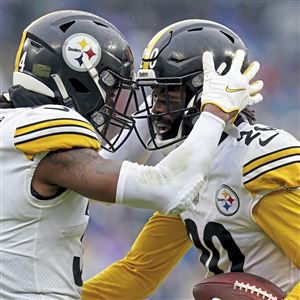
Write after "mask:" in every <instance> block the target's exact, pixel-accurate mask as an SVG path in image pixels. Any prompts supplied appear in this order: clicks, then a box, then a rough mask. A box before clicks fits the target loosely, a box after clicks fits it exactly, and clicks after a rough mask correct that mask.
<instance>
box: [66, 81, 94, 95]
mask: <svg viewBox="0 0 300 300" xmlns="http://www.w3.org/2000/svg"><path fill="white" fill-rule="evenodd" d="M69 82H70V83H71V85H72V87H73V88H74V90H75V91H76V92H77V93H82V94H85V93H89V92H90V90H89V89H88V88H87V87H86V86H85V85H84V84H83V83H82V82H81V81H79V80H78V79H76V78H69Z"/></svg>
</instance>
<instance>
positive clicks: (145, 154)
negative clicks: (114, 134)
mask: <svg viewBox="0 0 300 300" xmlns="http://www.w3.org/2000/svg"><path fill="white" fill-rule="evenodd" d="M144 107H145V104H144V103H143V104H142V105H141V106H140V107H139V109H140V110H141V109H143V108H144ZM136 129H137V130H138V132H139V134H140V136H141V138H142V139H143V141H146V140H148V139H149V138H150V133H149V128H148V122H147V119H146V118H143V119H136ZM126 134H127V132H123V133H122V134H121V137H120V140H122V138H123V136H124V135H126ZM151 153H152V151H149V150H147V149H145V148H144V146H143V145H142V143H141V142H140V140H139V138H138V136H137V134H136V132H135V131H133V132H132V133H131V134H130V135H129V137H128V138H127V140H126V141H125V142H124V144H123V145H122V146H121V147H120V148H119V149H118V150H117V151H116V152H113V153H111V152H109V151H106V150H105V149H102V150H101V151H100V155H101V156H102V157H103V158H106V159H114V160H120V161H123V160H128V161H132V162H137V163H140V164H145V163H146V161H147V160H148V158H149V157H150V155H151Z"/></svg>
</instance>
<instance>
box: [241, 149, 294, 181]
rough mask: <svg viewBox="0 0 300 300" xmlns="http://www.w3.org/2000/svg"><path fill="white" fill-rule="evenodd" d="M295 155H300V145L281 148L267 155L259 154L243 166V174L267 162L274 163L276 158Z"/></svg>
mask: <svg viewBox="0 0 300 300" xmlns="http://www.w3.org/2000/svg"><path fill="white" fill-rule="evenodd" d="M295 155H300V147H299V146H295V147H288V148H284V149H280V150H277V151H274V152H271V153H268V154H266V155H262V156H259V157H257V158H255V159H253V160H251V161H250V162H248V163H247V164H245V165H244V167H243V176H245V175H247V174H249V173H250V172H252V171H254V170H256V169H257V168H259V167H262V166H264V165H266V164H269V163H272V162H274V161H276V160H280V159H283V158H286V157H290V156H295Z"/></svg>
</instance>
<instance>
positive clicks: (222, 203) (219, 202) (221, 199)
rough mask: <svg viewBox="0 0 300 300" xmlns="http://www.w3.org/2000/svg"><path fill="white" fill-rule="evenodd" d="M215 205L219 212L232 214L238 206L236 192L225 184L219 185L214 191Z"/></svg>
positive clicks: (238, 200) (226, 214)
mask: <svg viewBox="0 0 300 300" xmlns="http://www.w3.org/2000/svg"><path fill="white" fill-rule="evenodd" d="M215 201H216V206H217V209H218V210H219V212H220V213H221V214H222V215H225V216H232V215H234V214H235V213H236V212H237V211H238V209H239V207H240V199H239V197H238V196H237V194H236V193H235V192H234V191H233V190H232V189H231V188H230V187H229V186H227V185H226V184H222V185H220V186H219V188H218V189H217V192H216V200H215Z"/></svg>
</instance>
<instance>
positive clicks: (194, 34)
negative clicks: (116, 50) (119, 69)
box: [135, 19, 248, 150]
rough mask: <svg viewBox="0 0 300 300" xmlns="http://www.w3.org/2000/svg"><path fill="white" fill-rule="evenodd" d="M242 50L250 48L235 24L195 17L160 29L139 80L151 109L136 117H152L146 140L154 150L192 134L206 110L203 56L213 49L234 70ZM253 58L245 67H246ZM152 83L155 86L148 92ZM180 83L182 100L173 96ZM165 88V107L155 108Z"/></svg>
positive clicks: (149, 47)
mask: <svg viewBox="0 0 300 300" xmlns="http://www.w3.org/2000/svg"><path fill="white" fill-rule="evenodd" d="M237 49H243V50H244V51H246V53H247V48H246V46H245V45H244V43H243V41H242V40H241V39H240V38H239V37H238V36H237V35H236V34H235V33H234V32H233V31H231V30H230V29H228V28H227V27H225V26H223V25H221V24H218V23H216V22H212V21H208V20H200V19H190V20H184V21H180V22H177V23H174V24H172V25H170V26H168V27H166V28H164V29H162V30H161V31H160V32H158V33H157V34H156V35H155V36H154V37H153V38H152V40H151V41H150V42H149V43H148V45H147V47H146V49H145V51H144V54H143V58H142V62H141V66H140V70H139V71H138V74H137V82H138V85H139V86H140V87H141V91H142V93H143V97H144V99H145V109H144V110H140V111H138V112H137V113H136V115H135V117H136V118H145V116H146V117H147V118H148V124H149V130H150V136H151V138H150V140H148V141H143V140H142V143H143V144H144V145H145V146H146V147H147V148H148V149H150V150H153V149H161V148H164V147H166V146H170V145H172V144H174V145H176V144H177V143H178V142H180V141H182V140H183V139H185V138H186V137H187V135H188V134H189V133H190V131H191V129H192V127H193V125H194V124H195V122H196V119H197V118H198V116H199V114H200V106H201V92H202V86H203V67H202V55H203V53H204V52H205V51H207V50H208V51H211V52H212V53H213V56H214V62H215V65H216V67H217V68H218V67H219V66H220V65H221V63H223V62H225V63H226V64H227V67H226V69H225V70H224V71H223V73H222V74H225V73H226V72H228V70H229V69H230V64H231V61H232V57H233V55H234V53H235V52H236V50H237ZM247 65H248V63H247V58H246V59H245V63H244V66H243V68H244V69H246V67H247ZM147 87H148V88H149V87H151V89H152V90H153V91H154V92H152V95H150V96H148V97H146V96H147ZM176 88H177V90H176V91H177V95H178V94H180V95H181V97H180V101H179V102H178V101H177V102H176V101H174V100H173V101H172V97H173V98H174V96H172V93H174V91H175V89H176ZM158 89H160V93H163V95H164V96H163V97H164V101H165V108H166V109H165V111H164V112H161V111H159V110H155V105H156V103H158V101H159V100H158V96H157V95H156V91H157V90H158Z"/></svg>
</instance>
